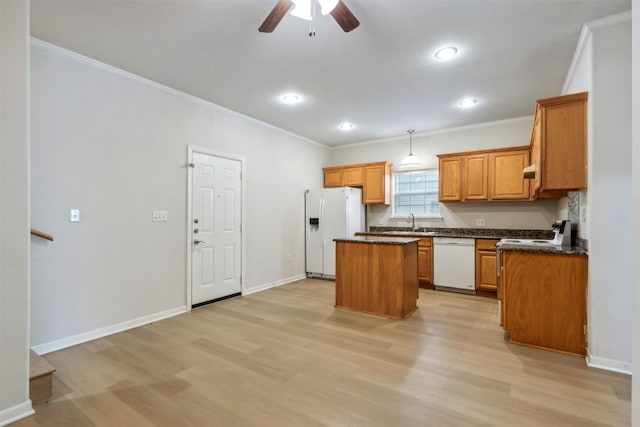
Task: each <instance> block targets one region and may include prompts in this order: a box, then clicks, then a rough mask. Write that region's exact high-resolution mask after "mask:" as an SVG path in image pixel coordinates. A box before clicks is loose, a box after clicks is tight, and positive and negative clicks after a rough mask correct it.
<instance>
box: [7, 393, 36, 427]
mask: <svg viewBox="0 0 640 427" xmlns="http://www.w3.org/2000/svg"><path fill="white" fill-rule="evenodd" d="M33 414H35V411H34V410H33V407H32V405H31V400H29V399H27V400H26V401H24V402H22V403H20V404H18V405H15V406H12V407H11V408H7V409H3V410H1V411H0V427H2V426H6V425H8V424H11V423H14V422H16V421H18V420H21V419H23V418H26V417H28V416H30V415H33Z"/></svg>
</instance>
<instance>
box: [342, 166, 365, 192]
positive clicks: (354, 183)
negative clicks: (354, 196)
mask: <svg viewBox="0 0 640 427" xmlns="http://www.w3.org/2000/svg"><path fill="white" fill-rule="evenodd" d="M362 170H363V167H362V166H346V167H345V168H344V185H346V186H348V187H362V185H363V184H364V179H363V178H362Z"/></svg>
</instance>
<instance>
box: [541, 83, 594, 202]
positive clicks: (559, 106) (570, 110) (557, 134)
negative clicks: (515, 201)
mask: <svg viewBox="0 0 640 427" xmlns="http://www.w3.org/2000/svg"><path fill="white" fill-rule="evenodd" d="M587 98H588V94H587V92H582V93H576V94H572V95H564V96H556V97H553V98H546V99H541V100H538V102H537V105H536V112H535V116H534V121H533V130H532V133H531V157H532V158H531V167H532V169H533V172H532V174H533V175H534V178H533V184H532V187H533V194H532V198H551V197H554V198H558V197H563V196H564V195H566V192H567V191H575V190H583V189H585V188H587Z"/></svg>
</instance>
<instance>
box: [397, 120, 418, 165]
mask: <svg viewBox="0 0 640 427" xmlns="http://www.w3.org/2000/svg"><path fill="white" fill-rule="evenodd" d="M413 132H415V130H413V129H409V130H408V131H407V133H408V134H409V155H408V156H407V157H405V158H404V159H402V162H400V167H401V168H403V169H404V168H412V167H416V166H420V159H418V158H417V157H416V156H414V155H413V153H412V152H411V148H412V147H411V136H412V135H413Z"/></svg>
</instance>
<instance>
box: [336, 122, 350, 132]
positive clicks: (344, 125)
mask: <svg viewBox="0 0 640 427" xmlns="http://www.w3.org/2000/svg"><path fill="white" fill-rule="evenodd" d="M338 129H340V130H343V131H345V132H346V131H350V130H351V129H353V123H349V122H344V123H340V124H339V125H338Z"/></svg>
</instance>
